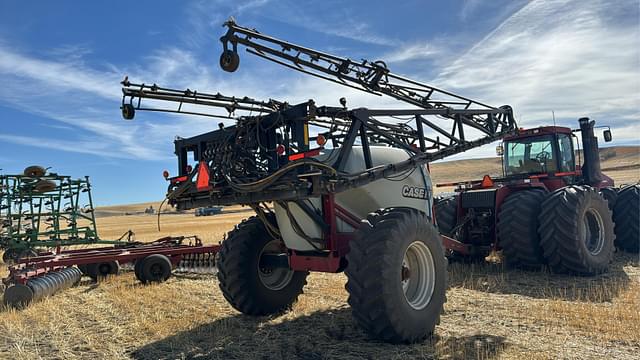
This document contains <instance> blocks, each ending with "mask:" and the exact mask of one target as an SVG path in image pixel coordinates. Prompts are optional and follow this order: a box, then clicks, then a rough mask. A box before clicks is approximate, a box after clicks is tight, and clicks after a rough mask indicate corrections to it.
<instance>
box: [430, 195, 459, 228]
mask: <svg viewBox="0 0 640 360" xmlns="http://www.w3.org/2000/svg"><path fill="white" fill-rule="evenodd" d="M435 208H436V222H437V223H438V231H440V233H441V234H444V235H447V236H450V237H453V233H452V230H453V228H455V227H456V224H457V223H458V197H457V196H448V197H443V198H439V199H436V201H435Z"/></svg>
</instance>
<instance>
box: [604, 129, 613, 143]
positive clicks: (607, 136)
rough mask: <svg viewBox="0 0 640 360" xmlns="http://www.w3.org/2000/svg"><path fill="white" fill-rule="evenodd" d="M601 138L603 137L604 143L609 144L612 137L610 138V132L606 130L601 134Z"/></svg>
mask: <svg viewBox="0 0 640 360" xmlns="http://www.w3.org/2000/svg"><path fill="white" fill-rule="evenodd" d="M602 136H604V142H609V141H611V139H612V137H611V130H609V129H607V130H605V131H603V132H602Z"/></svg>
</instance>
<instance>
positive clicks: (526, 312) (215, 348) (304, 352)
mask: <svg viewBox="0 0 640 360" xmlns="http://www.w3.org/2000/svg"><path fill="white" fill-rule="evenodd" d="M636 160H640V159H636ZM636 164H637V162H636ZM435 165H436V166H434V167H440V168H441V169H440V171H441V172H444V171H445V170H443V169H446V171H454V170H452V169H449V168H447V166H443V165H440V164H435ZM458 166H460V164H458ZM474 166H476V165H474ZM459 169H460V167H458V171H459ZM432 170H433V171H434V174H436V173H438V171H437V170H434V169H433V167H432ZM616 172H617V173H618V175H616V174H615V173H616ZM616 172H613V173H610V176H611V175H614V176H613V177H614V178H616V180H617V181H618V182H623V181H624V182H635V181H638V179H640V173H639V170H638V169H637V168H635V167H632V168H631V169H629V168H623V169H622V170H617V171H616ZM439 176H444V175H439ZM465 176H468V174H465ZM435 177H437V176H434V178H435ZM154 207H156V206H155V205H154ZM143 208H144V207H141V209H143ZM134 210H137V209H135V207H127V211H134ZM109 211H117V209H115V208H111V209H109ZM250 215H251V212H250V211H247V209H242V208H240V207H233V208H227V209H225V213H223V214H221V215H216V216H209V217H195V216H193V214H168V215H163V216H162V218H161V225H162V231H160V232H158V231H157V229H156V220H157V218H156V217H155V216H152V215H134V216H108V217H101V218H99V219H98V229H99V233H100V236H101V237H103V238H116V237H119V236H120V235H121V234H122V233H123V232H125V231H126V230H128V229H133V230H134V231H135V232H136V235H137V239H138V240H154V239H156V238H158V237H161V236H164V235H166V234H175V235H188V234H196V235H199V236H201V237H202V238H203V239H204V240H205V242H208V243H217V242H218V241H220V240H221V239H222V237H223V234H224V233H225V232H227V231H228V230H230V229H232V228H233V226H234V225H235V224H237V223H238V222H239V221H240V220H241V219H242V218H245V217H247V216H250ZM614 258H615V260H614V262H613V263H612V264H611V268H610V271H609V272H608V273H607V274H604V275H600V276H596V277H574V276H563V275H562V276H561V275H552V274H550V273H548V272H547V271H538V272H527V271H519V270H510V269H505V268H503V266H502V265H501V264H500V263H480V264H478V263H476V264H463V263H452V264H450V265H449V270H448V273H449V289H448V292H447V303H446V304H445V309H444V313H443V314H442V317H441V323H440V325H439V326H437V328H436V332H435V336H434V337H433V338H431V339H428V340H426V341H425V342H423V343H419V344H413V345H389V344H385V343H380V342H376V341H373V340H370V339H368V338H367V336H366V335H365V334H364V333H363V332H362V331H361V330H360V329H359V328H357V327H356V326H355V325H354V324H353V322H352V320H351V315H350V310H349V307H348V305H347V303H346V299H347V293H346V291H345V290H344V284H345V281H346V279H345V277H344V275H343V274H319V273H314V274H311V275H310V276H309V278H308V285H307V286H306V287H305V294H304V295H302V296H301V297H300V299H299V301H298V302H297V303H296V304H295V305H294V306H293V309H292V310H291V311H289V312H287V313H285V314H283V315H280V316H269V317H258V318H254V317H248V316H243V315H241V314H240V313H238V312H237V311H235V310H234V309H233V308H232V307H231V306H230V305H228V304H227V302H226V301H225V299H224V298H223V296H222V294H221V292H220V290H219V289H218V285H217V281H216V279H215V276H214V275H197V274H176V275H175V276H173V277H172V278H170V279H169V280H168V281H167V282H165V283H162V284H156V285H149V286H144V285H141V284H140V283H138V282H137V281H136V279H135V277H134V276H133V274H132V273H131V272H126V273H124V274H122V275H120V276H117V277H114V278H110V279H107V280H105V281H101V282H99V283H92V282H91V281H90V280H88V279H84V280H83V281H82V282H81V283H80V284H79V286H76V287H74V288H71V289H67V290H64V291H62V292H60V293H59V294H56V295H55V296H52V297H50V298H48V299H45V300H44V301H41V302H38V303H35V304H32V305H31V306H29V307H28V308H26V309H24V310H15V309H8V308H1V309H0V358H1V359H87V358H93V359H127V358H133V359H414V358H416V359H432V358H442V359H494V358H497V359H522V358H527V359H551V358H565V359H638V358H639V357H640V260H639V258H638V255H637V254H636V255H631V254H625V253H616V254H615V257H614ZM0 272H1V273H2V274H3V275H4V273H6V267H5V266H1V267H0Z"/></svg>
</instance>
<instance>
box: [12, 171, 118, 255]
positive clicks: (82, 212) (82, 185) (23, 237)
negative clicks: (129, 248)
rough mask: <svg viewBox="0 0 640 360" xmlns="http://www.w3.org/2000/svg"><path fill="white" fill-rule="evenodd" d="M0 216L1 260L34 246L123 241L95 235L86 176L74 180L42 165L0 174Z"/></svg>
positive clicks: (28, 252)
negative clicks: (49, 171)
mask: <svg viewBox="0 0 640 360" xmlns="http://www.w3.org/2000/svg"><path fill="white" fill-rule="evenodd" d="M0 221H1V223H2V224H1V228H0V247H1V248H2V249H4V250H5V252H4V255H3V260H4V261H5V262H11V261H15V260H16V259H18V258H20V257H24V256H33V255H36V254H37V252H36V249H43V248H59V247H65V246H73V245H87V244H117V243H122V241H119V240H101V239H100V238H99V237H98V233H97V229H96V221H95V214H94V211H93V201H92V198H91V185H90V183H89V177H88V176H86V177H85V178H84V179H82V178H81V179H72V178H71V177H70V176H64V175H58V174H55V173H48V174H47V173H46V172H45V170H44V168H41V167H34V166H31V167H29V168H27V169H25V172H24V174H22V175H1V174H0Z"/></svg>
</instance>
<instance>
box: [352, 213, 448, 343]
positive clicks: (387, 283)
mask: <svg viewBox="0 0 640 360" xmlns="http://www.w3.org/2000/svg"><path fill="white" fill-rule="evenodd" d="M349 246H350V251H349V253H348V254H347V262H348V265H347V269H346V270H345V273H346V275H347V285H346V289H347V291H348V292H349V300H348V302H349V305H351V311H352V315H353V317H354V319H355V321H356V323H358V325H359V326H360V327H362V328H363V329H364V330H365V331H366V332H367V333H368V334H369V335H370V336H372V337H374V338H377V339H380V340H384V341H388V342H392V343H406V342H416V341H420V340H422V339H424V338H425V337H427V336H428V335H430V334H431V333H433V331H434V329H435V326H436V325H437V324H438V322H439V320H440V313H441V312H442V308H443V304H444V302H445V291H446V287H447V260H446V259H445V257H444V250H443V248H442V244H441V241H440V235H439V234H438V230H437V229H436V227H435V226H433V225H432V224H431V221H430V219H429V218H428V217H427V216H426V215H425V214H423V213H421V212H419V211H417V210H415V209H410V208H389V209H385V210H379V211H378V212H376V213H372V214H370V215H369V216H368V217H367V219H366V220H363V221H362V225H361V227H360V228H359V229H358V230H357V231H356V234H355V238H354V239H353V240H352V241H351V242H350V243H349Z"/></svg>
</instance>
